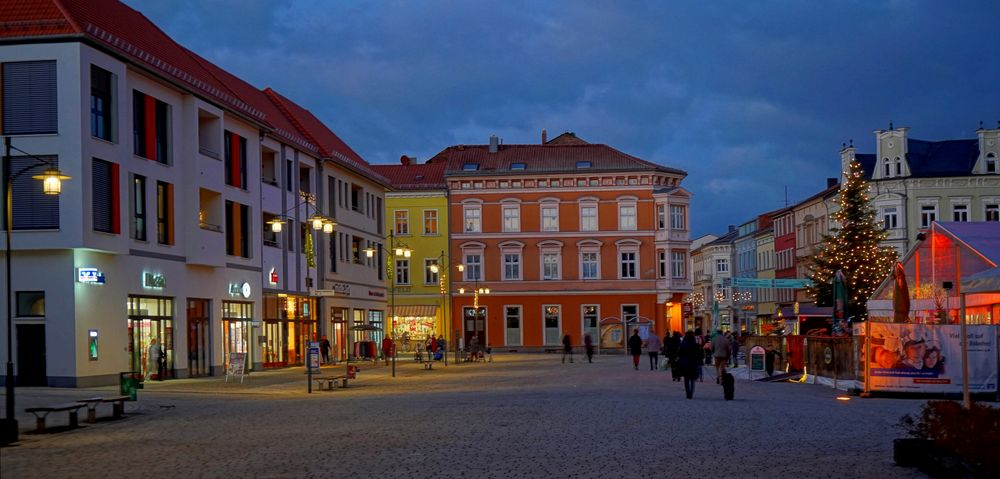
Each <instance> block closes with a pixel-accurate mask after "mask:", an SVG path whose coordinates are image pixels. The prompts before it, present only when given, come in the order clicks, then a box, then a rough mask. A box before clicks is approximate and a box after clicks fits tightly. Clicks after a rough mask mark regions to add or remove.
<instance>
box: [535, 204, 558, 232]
mask: <svg viewBox="0 0 1000 479" xmlns="http://www.w3.org/2000/svg"><path fill="white" fill-rule="evenodd" d="M539 210H540V214H541V229H542V231H559V203H555V202H544V203H542V204H541V206H540V208H539ZM546 210H551V211H554V212H555V216H546V215H545V211H546ZM546 219H551V220H553V221H551V223H552V224H546V221H545V220H546Z"/></svg>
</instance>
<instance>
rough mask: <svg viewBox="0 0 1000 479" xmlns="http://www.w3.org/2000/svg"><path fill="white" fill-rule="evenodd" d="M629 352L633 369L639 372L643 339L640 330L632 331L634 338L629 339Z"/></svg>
mask: <svg viewBox="0 0 1000 479" xmlns="http://www.w3.org/2000/svg"><path fill="white" fill-rule="evenodd" d="M628 352H629V354H631V355H632V367H634V368H635V370H636V371H638V370H639V356H642V338H640V337H639V329H638V328H636V329H634V330H632V336H631V337H629V338H628Z"/></svg>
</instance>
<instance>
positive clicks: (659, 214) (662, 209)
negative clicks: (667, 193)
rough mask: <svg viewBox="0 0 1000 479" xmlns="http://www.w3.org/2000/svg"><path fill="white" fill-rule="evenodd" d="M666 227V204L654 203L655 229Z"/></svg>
mask: <svg viewBox="0 0 1000 479" xmlns="http://www.w3.org/2000/svg"><path fill="white" fill-rule="evenodd" d="M666 228H667V205H656V229H660V230H662V229H666Z"/></svg>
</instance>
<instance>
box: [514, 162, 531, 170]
mask: <svg viewBox="0 0 1000 479" xmlns="http://www.w3.org/2000/svg"><path fill="white" fill-rule="evenodd" d="M525 168H527V165H525V164H524V163H511V164H510V169H512V170H523V169H525Z"/></svg>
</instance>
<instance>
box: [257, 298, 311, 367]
mask: <svg viewBox="0 0 1000 479" xmlns="http://www.w3.org/2000/svg"><path fill="white" fill-rule="evenodd" d="M315 311H316V299H315V298H310V297H307V296H294V295H286V294H280V293H279V294H265V295H264V325H263V328H264V331H263V337H264V338H263V342H262V343H261V356H262V358H261V360H262V362H263V364H264V367H265V368H278V367H285V366H290V365H299V364H304V363H305V354H306V348H307V346H308V343H309V341H318V340H319V338H318V336H317V334H316V317H315V315H314V312H315Z"/></svg>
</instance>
